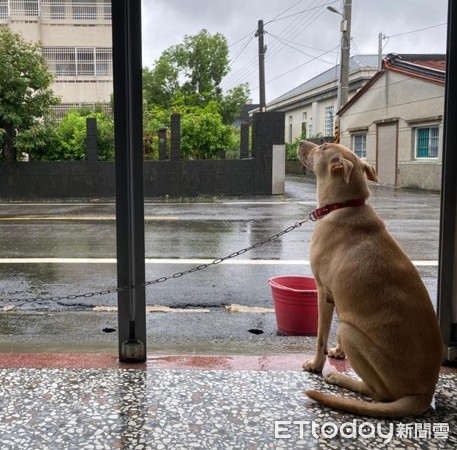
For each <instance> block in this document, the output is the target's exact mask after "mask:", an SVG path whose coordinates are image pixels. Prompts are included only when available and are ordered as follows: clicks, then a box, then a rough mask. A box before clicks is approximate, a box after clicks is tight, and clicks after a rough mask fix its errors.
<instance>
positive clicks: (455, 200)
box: [438, 0, 457, 362]
mask: <svg viewBox="0 0 457 450" xmlns="http://www.w3.org/2000/svg"><path fill="white" fill-rule="evenodd" d="M453 3H454V5H453ZM447 23H448V32H447V33H448V34H447V61H446V90H445V114H444V133H443V134H444V144H443V172H442V182H441V222H440V252H439V253H440V254H439V270H438V317H439V322H440V328H441V334H442V336H443V341H444V343H445V344H446V347H447V349H446V350H448V349H451V348H452V345H448V344H449V343H451V342H452V341H454V347H455V341H457V211H456V209H457V206H456V205H457V178H456V176H455V174H456V173H457V153H456V152H455V149H456V147H457V128H456V127H455V123H456V122H457V103H456V101H455V99H456V98H457V7H456V5H455V2H453V1H452V0H449V2H448V22H447ZM451 354H454V355H455V352H452V351H449V352H448V351H446V359H447V360H449V361H452V362H455V361H456V359H455V358H454V357H452V358H451V356H450V355H451Z"/></svg>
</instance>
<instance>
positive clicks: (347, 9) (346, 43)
mask: <svg viewBox="0 0 457 450" xmlns="http://www.w3.org/2000/svg"><path fill="white" fill-rule="evenodd" d="M327 9H328V10H329V11H331V12H333V13H335V14H339V15H340V16H341V17H342V18H343V20H342V21H341V61H340V79H339V83H338V94H337V105H336V109H337V111H339V110H340V109H341V107H342V106H343V105H345V104H346V103H347V101H348V97H349V58H350V56H351V16H352V0H345V2H344V11H343V12H340V11H338V10H337V9H335V8H333V7H332V6H327ZM334 142H336V143H339V142H340V118H339V116H338V115H336V116H335V132H334Z"/></svg>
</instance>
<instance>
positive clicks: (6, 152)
mask: <svg viewBox="0 0 457 450" xmlns="http://www.w3.org/2000/svg"><path fill="white" fill-rule="evenodd" d="M52 80H53V78H52V75H51V74H50V73H49V71H48V68H47V66H46V62H45V60H44V58H43V56H42V55H41V52H40V46H39V45H37V44H34V43H30V42H27V41H25V40H24V39H23V38H22V37H21V35H19V34H17V33H13V32H11V31H10V30H9V29H8V28H6V27H0V130H1V133H0V145H1V157H2V159H3V160H4V161H16V159H17V149H16V138H17V136H18V135H19V134H20V133H22V132H25V131H27V130H30V131H29V133H31V134H33V132H32V130H31V128H32V127H35V131H37V130H38V128H37V127H38V125H37V124H38V123H39V121H40V120H42V119H43V118H44V117H45V116H46V115H48V114H49V113H50V109H51V106H52V105H56V104H58V103H59V99H58V98H57V97H56V96H55V95H54V93H53V92H52V90H51V87H50V86H51V83H52Z"/></svg>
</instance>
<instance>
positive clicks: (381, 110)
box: [340, 71, 444, 190]
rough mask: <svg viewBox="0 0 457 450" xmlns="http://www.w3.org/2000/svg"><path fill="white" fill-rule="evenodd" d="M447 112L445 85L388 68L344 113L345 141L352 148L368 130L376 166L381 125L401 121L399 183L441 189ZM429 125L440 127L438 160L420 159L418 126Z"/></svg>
mask: <svg viewBox="0 0 457 450" xmlns="http://www.w3.org/2000/svg"><path fill="white" fill-rule="evenodd" d="M443 112H444V86H442V85H439V84H436V83H432V82H428V81H425V80H422V79H418V78H413V77H411V76H408V75H404V74H401V73H396V72H392V71H387V72H386V73H385V74H384V75H383V76H382V77H381V78H379V79H378V80H377V81H376V82H375V83H374V84H373V85H372V86H370V88H369V89H368V90H367V91H366V92H365V93H364V94H363V95H362V96H361V97H360V98H359V99H358V100H357V101H356V102H355V103H354V104H353V105H352V106H351V107H350V108H349V109H347V110H346V111H345V112H344V113H343V116H342V118H341V123H340V130H341V143H342V144H343V145H345V146H347V147H352V146H353V142H352V136H353V135H354V134H357V133H366V136H367V138H366V139H367V149H366V150H367V155H366V159H367V161H368V162H370V163H371V164H374V165H375V164H376V162H377V161H376V159H377V155H376V145H377V141H376V133H377V126H378V125H379V124H382V123H383V122H385V123H386V122H389V121H398V173H397V185H398V186H404V187H417V188H421V189H432V190H439V189H440V183H441V181H440V180H441V158H442V142H443V141H442V137H443V122H442V116H443ZM428 125H432V126H439V139H440V144H439V156H438V158H437V159H416V158H415V138H414V137H415V136H414V129H415V127H417V126H428ZM380 181H381V182H382V181H383V180H380Z"/></svg>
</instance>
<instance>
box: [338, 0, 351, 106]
mask: <svg viewBox="0 0 457 450" xmlns="http://www.w3.org/2000/svg"><path fill="white" fill-rule="evenodd" d="M351 15H352V0H346V1H345V5H344V14H343V20H342V22H341V72H340V90H341V93H340V100H339V105H338V110H339V109H341V107H342V106H344V105H345V104H346V103H347V101H348V96H349V58H350V53H351Z"/></svg>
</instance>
